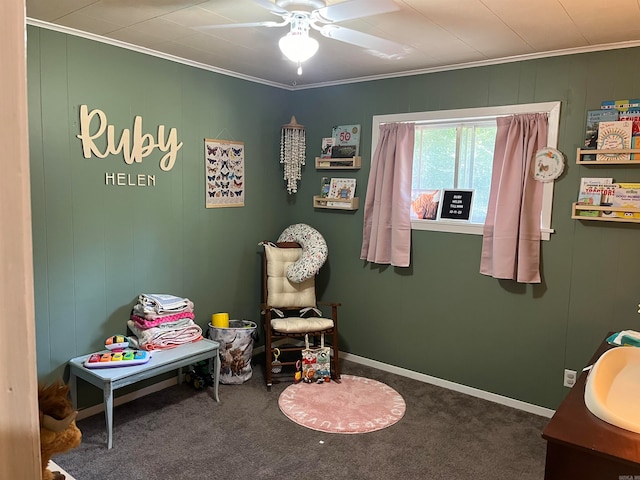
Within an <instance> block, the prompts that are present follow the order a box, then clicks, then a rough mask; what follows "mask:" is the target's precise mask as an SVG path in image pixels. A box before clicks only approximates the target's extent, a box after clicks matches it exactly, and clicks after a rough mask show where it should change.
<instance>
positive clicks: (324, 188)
mask: <svg viewBox="0 0 640 480" xmlns="http://www.w3.org/2000/svg"><path fill="white" fill-rule="evenodd" d="M330 186H331V179H330V178H329V177H322V180H320V196H321V197H322V198H326V197H328V196H329V187H330Z"/></svg>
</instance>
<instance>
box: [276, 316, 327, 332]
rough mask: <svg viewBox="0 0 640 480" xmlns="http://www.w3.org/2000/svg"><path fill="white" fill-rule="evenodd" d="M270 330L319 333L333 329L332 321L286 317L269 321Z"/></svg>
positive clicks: (317, 318) (316, 318) (319, 318)
mask: <svg viewBox="0 0 640 480" xmlns="http://www.w3.org/2000/svg"><path fill="white" fill-rule="evenodd" d="M271 328H273V329H274V330H275V331H276V332H282V333H308V332H319V331H320V330H327V329H329V328H333V320H331V319H330V318H323V317H308V318H301V317H287V318H274V319H272V320H271Z"/></svg>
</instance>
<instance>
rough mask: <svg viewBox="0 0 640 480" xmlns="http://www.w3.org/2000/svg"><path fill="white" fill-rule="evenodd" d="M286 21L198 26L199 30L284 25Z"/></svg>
mask: <svg viewBox="0 0 640 480" xmlns="http://www.w3.org/2000/svg"><path fill="white" fill-rule="evenodd" d="M288 23H289V22H288V21H285V22H268V21H267V22H248V23H221V24H219V25H203V26H201V27H196V28H197V29H198V30H213V29H220V28H243V27H283V26H285V25H286V24H288Z"/></svg>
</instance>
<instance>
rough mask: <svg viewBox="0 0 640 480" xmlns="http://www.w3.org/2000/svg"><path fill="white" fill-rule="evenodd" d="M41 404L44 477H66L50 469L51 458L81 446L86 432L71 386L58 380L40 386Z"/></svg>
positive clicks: (50, 479)
mask: <svg viewBox="0 0 640 480" xmlns="http://www.w3.org/2000/svg"><path fill="white" fill-rule="evenodd" d="M38 406H39V409H40V451H41V458H42V478H43V480H63V479H64V478H65V476H64V475H63V474H62V473H60V472H52V471H50V470H49V469H48V468H47V465H48V464H49V460H51V457H52V456H53V455H55V454H57V453H62V452H66V451H68V450H71V449H73V448H76V447H77V446H78V445H80V440H81V438H82V433H80V430H79V429H78V427H76V422H75V419H76V415H77V414H78V412H77V411H75V410H74V409H73V408H72V406H71V402H70V400H69V386H68V385H64V384H63V383H61V382H56V383H53V384H51V385H48V386H42V385H41V386H39V388H38Z"/></svg>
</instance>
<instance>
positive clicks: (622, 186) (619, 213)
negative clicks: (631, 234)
mask: <svg viewBox="0 0 640 480" xmlns="http://www.w3.org/2000/svg"><path fill="white" fill-rule="evenodd" d="M613 187H614V192H613V195H612V196H611V203H610V205H611V206H612V207H615V208H616V210H611V211H605V212H602V216H603V217H618V218H640V212H628V211H627V212H625V211H624V210H620V208H625V207H629V208H634V209H636V208H638V209H640V183H614V184H613Z"/></svg>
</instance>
